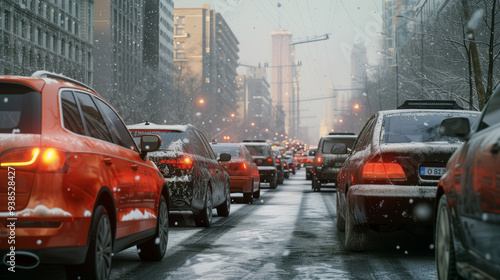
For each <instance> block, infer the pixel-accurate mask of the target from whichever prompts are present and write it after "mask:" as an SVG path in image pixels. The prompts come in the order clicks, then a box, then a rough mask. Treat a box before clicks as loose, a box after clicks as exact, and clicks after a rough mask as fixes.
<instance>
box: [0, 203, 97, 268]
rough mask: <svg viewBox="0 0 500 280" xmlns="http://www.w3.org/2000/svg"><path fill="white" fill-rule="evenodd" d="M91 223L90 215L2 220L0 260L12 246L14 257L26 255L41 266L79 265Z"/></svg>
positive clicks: (0, 224) (0, 227) (0, 228)
mask: <svg viewBox="0 0 500 280" xmlns="http://www.w3.org/2000/svg"><path fill="white" fill-rule="evenodd" d="M2 214H4V213H2ZM2 216H3V215H2ZM91 220H92V217H90V216H89V217H68V216H51V217H29V218H22V217H18V218H17V220H7V219H5V218H3V217H2V219H1V221H2V222H0V258H1V259H3V258H4V256H5V254H7V253H10V251H11V250H10V249H11V246H14V248H15V250H14V251H15V253H16V255H22V254H23V253H24V252H30V253H32V254H35V255H36V256H37V257H38V259H39V260H40V263H42V264H80V263H83V262H84V260H85V256H86V253H87V240H88V232H89V229H90V224H91ZM13 229H14V230H13ZM77 233H78V234H77ZM7 259H8V258H7Z"/></svg>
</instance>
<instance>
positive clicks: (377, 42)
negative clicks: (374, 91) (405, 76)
mask: <svg viewBox="0 0 500 280" xmlns="http://www.w3.org/2000/svg"><path fill="white" fill-rule="evenodd" d="M203 4H209V5H210V6H211V9H212V10H215V11H216V12H219V13H221V14H222V16H223V17H224V19H225V20H226V22H227V23H228V25H229V26H230V28H231V29H232V31H233V32H234V34H235V35H236V38H237V39H238V41H239V43H240V44H239V49H240V51H239V54H238V55H239V58H240V59H239V62H240V63H243V64H250V65H258V64H259V63H261V64H264V63H265V62H268V63H271V36H270V33H271V32H272V31H277V30H279V29H284V30H289V31H291V32H292V34H293V37H292V41H303V40H308V39H312V38H314V37H315V36H321V35H324V34H329V38H330V39H329V40H324V41H318V42H311V43H307V44H299V45H296V47H295V52H296V55H295V57H296V59H297V60H299V61H301V62H302V68H301V81H302V84H301V98H300V99H302V100H307V99H315V98H320V97H324V96H326V95H327V93H328V87H330V86H334V87H336V88H349V87H350V77H351V62H350V55H351V48H352V45H353V44H354V43H357V42H364V43H365V45H366V48H367V55H368V60H369V63H370V64H372V65H376V64H378V63H379V57H378V55H377V50H380V46H381V38H380V36H379V35H377V32H380V31H382V12H381V5H382V0H175V1H174V5H175V7H201V6H203ZM240 68H241V67H240ZM238 70H239V71H238V72H239V73H246V69H244V68H242V69H238ZM268 78H269V79H270V71H268ZM270 82H272V81H270ZM325 100H327V99H325ZM325 100H321V99H320V100H316V101H303V102H301V105H300V106H301V116H302V117H303V119H302V120H301V126H303V127H313V126H314V127H318V126H319V124H320V120H321V117H322V112H323V109H324V107H325V105H324V104H325ZM318 137H319V136H318ZM318 139H319V138H318Z"/></svg>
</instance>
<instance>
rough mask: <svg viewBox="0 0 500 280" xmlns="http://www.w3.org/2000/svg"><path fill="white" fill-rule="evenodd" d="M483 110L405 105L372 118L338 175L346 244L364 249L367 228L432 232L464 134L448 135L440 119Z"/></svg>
mask: <svg viewBox="0 0 500 280" xmlns="http://www.w3.org/2000/svg"><path fill="white" fill-rule="evenodd" d="M429 102H430V101H426V104H428V103H429ZM441 105H443V104H441ZM443 107H444V108H446V107H445V106H444V105H443ZM478 116H479V112H474V111H464V110H456V109H453V110H452V109H450V110H444V109H437V108H436V109H400V110H390V111H380V112H378V113H377V114H375V115H374V116H372V117H371V118H370V119H369V120H368V122H367V123H366V124H365V126H364V128H363V129H362V130H361V132H360V134H359V136H358V139H357V140H356V143H355V145H354V148H353V151H352V153H351V154H350V156H349V157H348V158H347V160H346V161H345V163H344V166H343V167H342V169H341V171H340V173H339V175H338V177H337V180H338V184H337V194H338V195H337V228H338V229H339V230H341V231H344V230H345V237H346V238H345V246H346V249H348V250H350V251H362V250H364V249H365V248H366V246H367V238H366V234H367V231H368V229H373V230H376V231H387V230H399V229H415V228H419V229H420V228H423V229H426V230H425V232H426V233H429V235H431V234H432V225H433V205H434V199H435V193H436V188H437V183H438V180H439V178H440V177H441V175H442V174H443V171H444V168H445V165H446V162H447V161H448V159H449V158H450V156H451V154H452V153H453V152H454V151H455V150H456V149H457V148H458V147H459V146H460V145H461V144H462V143H463V140H464V139H463V138H459V137H450V136H447V135H443V134H442V127H441V126H440V124H441V122H442V121H443V120H444V119H447V118H453V117H463V118H467V119H468V120H470V121H474V120H476V119H477V117H478Z"/></svg>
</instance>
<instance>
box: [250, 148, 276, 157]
mask: <svg viewBox="0 0 500 280" xmlns="http://www.w3.org/2000/svg"><path fill="white" fill-rule="evenodd" d="M245 146H246V147H247V149H248V152H250V155H251V156H264V157H272V151H271V148H270V147H269V146H264V145H245Z"/></svg>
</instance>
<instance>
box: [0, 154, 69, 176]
mask: <svg viewBox="0 0 500 280" xmlns="http://www.w3.org/2000/svg"><path fill="white" fill-rule="evenodd" d="M66 162H67V153H66V152H64V151H60V150H56V149H53V148H43V149H41V148H26V149H15V150H11V151H9V152H7V153H6V154H4V155H3V156H2V158H0V166H1V167H3V168H6V167H13V168H15V169H17V170H24V171H35V170H36V171H39V172H59V171H62V172H66V171H67V169H68V168H67V167H68V166H67V164H66Z"/></svg>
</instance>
